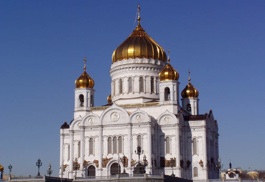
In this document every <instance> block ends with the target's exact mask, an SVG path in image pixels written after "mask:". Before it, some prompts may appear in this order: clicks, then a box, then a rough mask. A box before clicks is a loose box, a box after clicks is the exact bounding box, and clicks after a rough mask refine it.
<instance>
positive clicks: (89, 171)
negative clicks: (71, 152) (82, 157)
mask: <svg viewBox="0 0 265 182" xmlns="http://www.w3.org/2000/svg"><path fill="white" fill-rule="evenodd" d="M87 176H89V177H93V176H96V168H95V167H94V166H92V165H91V166H89V167H88V168H87Z"/></svg>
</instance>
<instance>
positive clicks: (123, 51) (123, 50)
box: [112, 5, 167, 63]
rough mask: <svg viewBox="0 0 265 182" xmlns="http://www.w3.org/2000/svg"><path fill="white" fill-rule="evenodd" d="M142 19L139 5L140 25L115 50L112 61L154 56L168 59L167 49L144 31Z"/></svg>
mask: <svg viewBox="0 0 265 182" xmlns="http://www.w3.org/2000/svg"><path fill="white" fill-rule="evenodd" d="M140 19H141V18H140V6H139V5H138V25H137V26H136V28H135V29H134V31H133V32H132V33H131V35H130V36H129V37H128V38H127V39H126V40H125V41H124V42H123V43H122V44H121V45H120V46H119V47H118V48H116V49H115V50H114V51H113V54H112V63H114V62H117V61H121V60H123V59H130V58H132V59H135V58H152V59H157V60H160V61H164V62H166V61H167V55H166V53H165V51H164V50H163V48H162V47H161V46H159V45H158V44H157V43H156V42H155V41H154V40H153V39H152V38H151V37H150V36H149V35H148V34H147V33H146V32H145V31H144V29H143V28H142V26H141V24H140Z"/></svg>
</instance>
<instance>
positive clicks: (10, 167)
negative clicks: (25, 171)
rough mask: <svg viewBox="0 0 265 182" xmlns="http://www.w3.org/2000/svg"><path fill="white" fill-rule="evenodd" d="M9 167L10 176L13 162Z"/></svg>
mask: <svg viewBox="0 0 265 182" xmlns="http://www.w3.org/2000/svg"><path fill="white" fill-rule="evenodd" d="M8 169H9V176H11V171H12V165H11V164H10V165H9V166H8Z"/></svg>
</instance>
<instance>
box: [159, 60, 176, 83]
mask: <svg viewBox="0 0 265 182" xmlns="http://www.w3.org/2000/svg"><path fill="white" fill-rule="evenodd" d="M159 79H160V81H167V80H178V79H179V74H178V72H177V71H176V70H175V69H174V68H173V67H172V66H171V65H170V64H169V63H167V64H166V66H165V67H164V68H163V69H162V71H161V72H160V73H159Z"/></svg>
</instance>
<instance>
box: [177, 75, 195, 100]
mask: <svg viewBox="0 0 265 182" xmlns="http://www.w3.org/2000/svg"><path fill="white" fill-rule="evenodd" d="M189 74H190V73H189ZM190 80H191V79H190V76H189V80H188V81H189V82H188V85H187V86H186V87H185V88H184V89H183V90H182V92H181V96H182V98H191V97H195V98H198V96H199V91H198V90H197V89H196V88H195V87H194V86H193V85H192V84H191V83H190Z"/></svg>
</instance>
